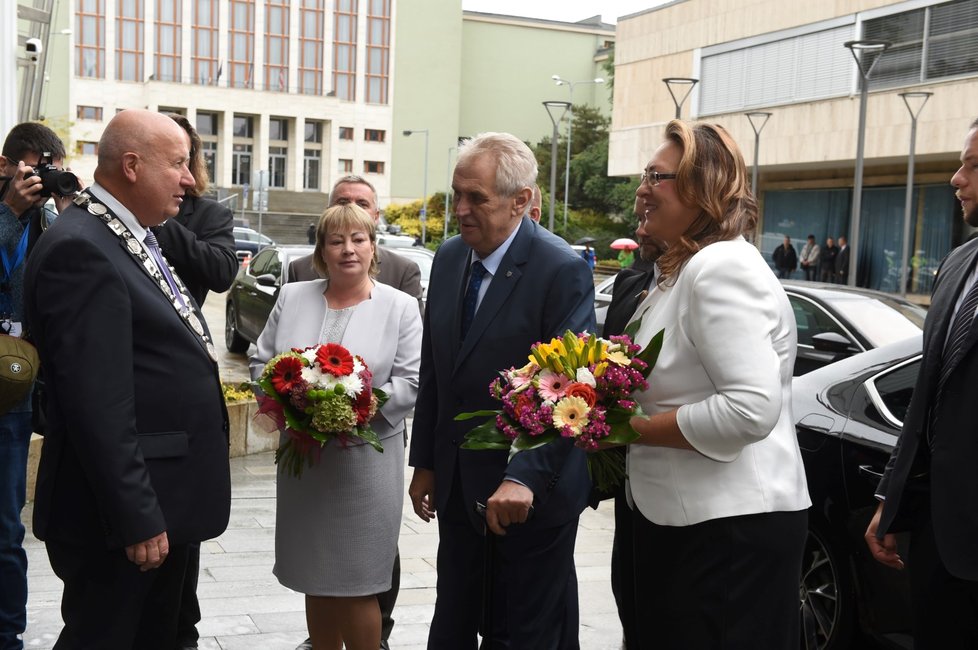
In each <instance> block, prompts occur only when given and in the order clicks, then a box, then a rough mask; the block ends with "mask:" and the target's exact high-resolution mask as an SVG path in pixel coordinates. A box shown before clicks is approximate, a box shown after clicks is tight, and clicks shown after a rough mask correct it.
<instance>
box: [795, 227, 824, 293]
mask: <svg viewBox="0 0 978 650" xmlns="http://www.w3.org/2000/svg"><path fill="white" fill-rule="evenodd" d="M820 254H821V249H820V248H819V246H818V244H816V243H815V235H809V236H808V241H806V242H805V245H804V246H802V248H801V255H799V257H798V259H799V262H798V263H799V265H800V266H801V270H802V271H804V272H805V279H806V280H808V281H809V282H814V281H815V280H817V279H818V277H817V276H818V260H819V255H820Z"/></svg>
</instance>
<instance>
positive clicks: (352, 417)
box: [312, 392, 357, 432]
mask: <svg viewBox="0 0 978 650" xmlns="http://www.w3.org/2000/svg"><path fill="white" fill-rule="evenodd" d="M314 408H315V410H314V411H313V414H312V426H314V427H316V428H317V429H319V430H320V431H324V432H325V431H342V432H346V431H352V430H353V427H355V426H356V424H357V414H356V413H354V412H353V406H352V405H351V404H350V399H349V398H348V397H346V396H345V395H337V394H336V393H331V392H327V393H326V395H325V397H324V398H323V399H322V400H321V401H319V402H316V405H315V407H314Z"/></svg>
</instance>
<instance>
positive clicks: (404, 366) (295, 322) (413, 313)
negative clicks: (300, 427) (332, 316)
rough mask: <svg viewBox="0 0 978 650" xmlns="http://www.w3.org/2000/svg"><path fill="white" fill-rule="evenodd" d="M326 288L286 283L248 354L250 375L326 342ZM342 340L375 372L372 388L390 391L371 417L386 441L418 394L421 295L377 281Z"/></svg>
mask: <svg viewBox="0 0 978 650" xmlns="http://www.w3.org/2000/svg"><path fill="white" fill-rule="evenodd" d="M325 290H326V280H312V281H309V282H289V283H288V284H285V285H283V286H282V289H281V291H280V292H279V294H278V300H276V302H275V307H273V308H272V313H271V314H270V315H269V317H268V322H266V323H265V329H264V330H262V333H261V336H259V337H258V344H257V345H258V351H257V352H256V353H255V355H254V356H252V357H251V359H250V367H251V376H252V378H255V377H258V376H259V375H260V374H261V372H262V370H263V369H264V367H265V364H266V363H267V362H268V361H269V360H270V359H271V358H272V357H274V356H276V355H278V354H281V353H282V352H285V351H286V350H290V349H292V348H306V347H309V346H312V345H318V344H319V343H322V342H323V341H320V340H319V335H320V333H321V332H322V328H323V319H325V318H326V300H325V299H324V298H323V292H324V291H325ZM340 345H342V346H343V347H345V348H346V349H347V350H349V351H350V353H351V354H358V355H360V356H361V357H363V360H364V361H366V362H367V367H368V368H369V369H370V372H371V373H373V385H374V387H375V388H379V389H381V390H382V391H384V392H385V393H387V394H388V395H389V396H390V398H389V399H388V400H387V403H386V404H384V406H383V407H381V409H380V411H378V414H377V415H376V416H375V417H374V419H373V421H372V422H371V427H372V428H373V430H374V431H375V432H376V433H377V436H378V437H379V438H380V439H381V440H383V439H385V438H389V437H390V436H392V435H394V434H397V433H401V432H402V431H403V430H404V418H406V417H407V416H408V414H409V413H410V412H411V409H413V408H414V401H415V399H416V398H417V396H418V368H419V366H420V365H421V315H420V314H419V313H418V301H417V299H415V298H414V297H412V296H409V295H408V294H406V293H404V292H403V291H398V290H397V289H394V288H392V287H389V286H387V285H386V284H380V283H379V282H374V287H373V289H371V291H370V298H369V299H367V300H364V301H363V302H361V303H360V304H359V305H357V306H356V308H355V310H354V312H353V315H352V316H351V317H350V322H349V324H348V325H347V327H346V332H345V333H344V334H343V340H342V341H340Z"/></svg>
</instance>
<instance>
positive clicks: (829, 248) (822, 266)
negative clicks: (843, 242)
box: [818, 237, 839, 283]
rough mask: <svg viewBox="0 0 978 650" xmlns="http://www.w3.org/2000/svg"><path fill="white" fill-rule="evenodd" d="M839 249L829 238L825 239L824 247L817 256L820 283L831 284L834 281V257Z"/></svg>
mask: <svg viewBox="0 0 978 650" xmlns="http://www.w3.org/2000/svg"><path fill="white" fill-rule="evenodd" d="M838 252H839V249H838V248H837V247H836V245H835V240H834V239H832V238H831V237H828V238H826V240H825V246H824V247H823V248H822V251H821V252H820V253H819V255H818V279H819V281H820V282H828V283H832V282H834V281H835V256H836V255H837V254H838Z"/></svg>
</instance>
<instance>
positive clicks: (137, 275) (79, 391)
mask: <svg viewBox="0 0 978 650" xmlns="http://www.w3.org/2000/svg"><path fill="white" fill-rule="evenodd" d="M189 150H190V144H189V140H188V138H187V135H186V133H184V132H183V131H182V130H181V129H180V127H179V126H177V124H176V123H174V122H173V120H171V119H170V118H168V117H166V116H164V115H162V114H160V113H154V112H150V111H143V110H127V111H123V112H121V113H119V114H117V115H116V116H115V117H114V118H113V119H112V121H111V122H110V123H109V124H108V126H107V127H106V128H105V131H104V133H103V135H102V138H101V140H100V142H99V160H98V167H97V168H96V170H95V181H96V182H95V184H94V185H93V186H92V187H91V188H89V189H88V190H86V191H84V192H82V193H80V194H79V195H78V197H77V198H76V199H75V200H74V205H72V206H71V207H69V208H68V209H67V210H66V211H65V214H64V215H63V218H60V219H58V220H57V221H56V222H55V223H54V225H53V226H51V227H50V228H49V229H48V231H47V232H46V233H45V234H44V236H43V237H42V238H41V239H40V240H39V241H38V244H37V246H36V247H35V249H34V253H33V255H32V256H31V259H30V260H29V263H28V267H27V273H26V289H27V291H26V292H25V295H26V296H27V300H26V309H27V317H28V326H29V328H30V332H31V334H32V336H33V337H34V340H35V341H36V343H37V346H38V350H39V352H40V356H41V361H42V364H43V365H44V368H45V378H46V381H47V389H48V402H47V416H48V425H49V426H48V431H47V435H46V437H45V438H44V446H43V448H42V451H41V460H40V466H39V469H38V480H37V491H36V502H35V506H34V533H35V534H36V535H37V537H38V538H40V539H42V540H44V541H45V543H46V545H47V552H48V557H49V559H50V561H51V566H52V567H53V569H54V571H55V573H56V574H57V576H58V577H59V578H60V579H61V580H62V581H63V582H64V595H63V598H62V605H61V611H62V615H63V617H64V621H65V627H64V629H63V630H62V632H61V636H60V638H59V639H58V642H57V644H56V646H55V647H57V648H59V650H62V649H65V650H73V649H76V648H78V649H82V648H85V649H87V648H111V649H117V648H118V649H122V648H140V649H156V648H159V649H160V650H172V648H173V646H174V644H175V642H176V626H177V612H178V610H179V606H180V593H181V586H182V583H183V577H184V573H185V569H186V566H185V565H186V561H187V547H188V544H190V543H191V542H199V541H201V540H205V539H209V538H212V537H215V536H217V535H219V534H221V533H222V532H223V531H224V529H225V528H226V526H227V522H228V516H229V513H230V490H231V486H230V469H229V465H228V421H227V411H226V409H225V407H224V400H223V398H222V394H221V384H220V377H219V375H218V370H217V363H216V352H215V351H214V347H213V345H212V343H211V341H210V337H209V334H208V332H207V329H206V327H205V326H204V325H203V324H202V321H201V317H200V314H199V312H198V310H197V309H196V308H195V307H194V304H193V300H192V299H191V297H190V296H189V294H188V293H187V292H186V290H185V289H184V288H183V286H182V283H181V282H180V281H179V278H178V277H174V275H173V273H172V272H171V271H170V270H169V268H168V267H167V266H166V264H165V262H164V261H163V258H162V255H161V254H160V252H159V248H158V246H156V245H155V237H154V236H152V233H151V231H150V230H149V228H151V227H152V226H157V225H159V224H161V223H163V222H164V221H165V220H166V219H168V218H171V217H174V216H175V215H176V214H177V213H178V212H179V210H180V205H181V203H182V200H183V196H184V194H185V193H186V191H187V190H188V189H190V188H191V187H193V185H194V179H193V177H192V176H191V175H190V171H189V170H188V168H187V161H188V152H189ZM93 377H97V381H93Z"/></svg>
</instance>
